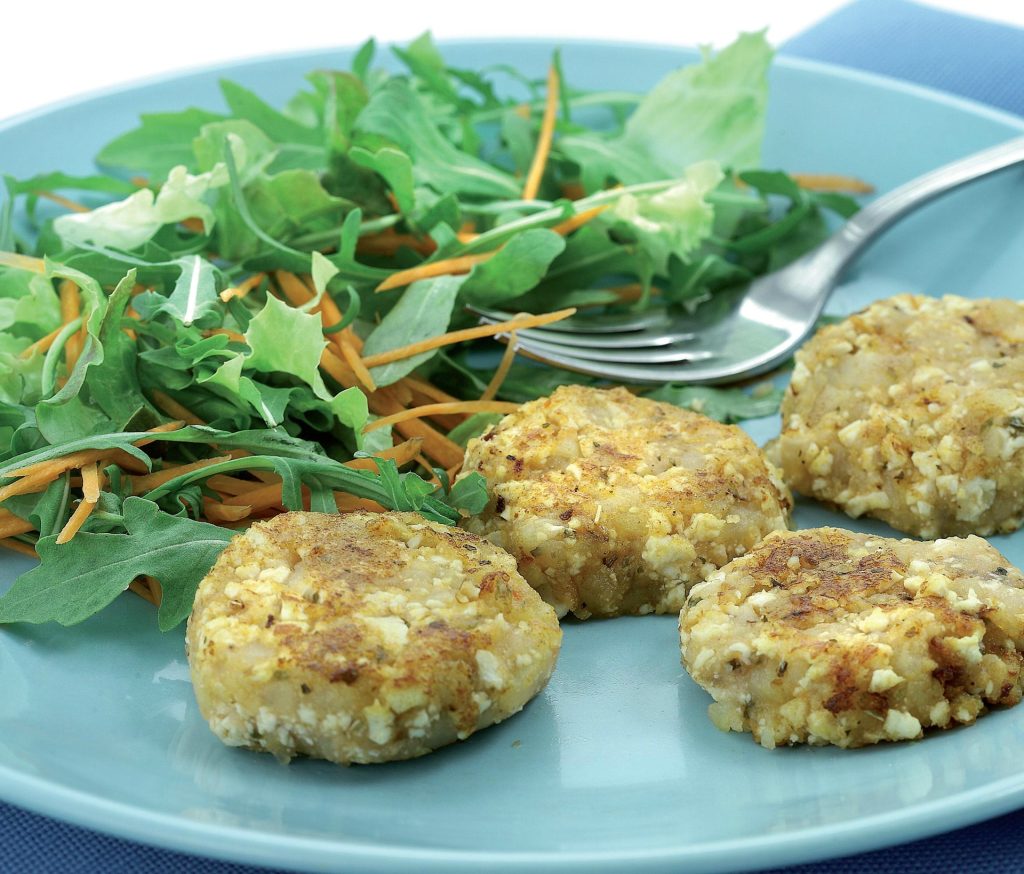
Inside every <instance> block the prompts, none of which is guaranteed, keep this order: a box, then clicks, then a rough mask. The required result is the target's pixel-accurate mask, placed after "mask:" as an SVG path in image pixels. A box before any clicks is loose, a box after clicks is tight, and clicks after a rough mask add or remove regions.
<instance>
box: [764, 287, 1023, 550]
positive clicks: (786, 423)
mask: <svg viewBox="0 0 1024 874" xmlns="http://www.w3.org/2000/svg"><path fill="white" fill-rule="evenodd" d="M1022 343H1024V303H1020V302H1017V301H1010V300H968V299H966V298H962V297H953V296H947V297H943V298H931V297H924V296H916V295H909V294H904V295H899V296H897V297H893V298H890V299H888V300H883V301H879V302H877V303H874V304H872V305H871V306H869V307H868V308H867V309H865V310H864V311H863V312H860V313H857V314H856V315H853V316H850V317H849V318H847V319H845V320H843V321H842V322H840V323H838V324H834V325H830V326H828V327H825V328H822V329H821V330H820V331H818V333H817V334H816V335H815V336H814V337H813V338H812V339H811V340H810V341H809V342H808V343H807V344H806V345H805V346H804V347H803V348H802V349H801V350H800V351H799V352H797V355H796V366H795V368H794V370H793V376H792V379H791V381H790V385H789V388H788V389H787V391H786V395H785V397H784V399H783V402H782V433H781V436H780V438H779V440H778V444H777V452H778V460H779V463H780V465H781V467H782V470H783V475H784V476H785V478H786V482H787V484H788V485H789V486H790V487H791V488H792V489H793V490H794V491H797V492H800V493H801V494H804V495H807V496H809V497H814V498H817V499H818V500H822V501H826V502H829V503H831V504H834V505H836V506H838V507H839V508H840V509H842V510H844V511H845V512H846V513H848V514H849V515H851V516H854V517H856V516H863V515H867V516H874V517H876V518H878V519H882V520H883V521H885V522H888V523H889V524H890V525H892V526H893V527H894V528H896V529H897V530H899V531H904V532H906V533H908V534H913V535H915V536H918V537H927V538H932V537H941V536H948V535H965V534H980V535H988V534H992V533H995V532H1007V531H1013V530H1015V529H1016V528H1018V527H1020V525H1021V521H1022V519H1024V353H1022V351H1021V350H1022V349H1024V345H1022Z"/></svg>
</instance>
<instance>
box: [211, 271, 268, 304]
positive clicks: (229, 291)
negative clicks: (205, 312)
mask: <svg viewBox="0 0 1024 874" xmlns="http://www.w3.org/2000/svg"><path fill="white" fill-rule="evenodd" d="M264 276H266V274H265V273H254V274H253V275H252V276H250V277H248V278H247V279H243V280H242V281H241V282H239V283H238V285H233V286H231V288H225V289H224V290H223V291H222V292H221V293H220V299H221V300H222V301H224V303H227V302H228V301H229V300H231V299H232V298H234V297H237V298H243V297H245V296H246V295H247V294H248V293H249V292H250V291H252V290H253V289H254V288H258V287H259V284H260V283H261V282H262V281H263V277H264Z"/></svg>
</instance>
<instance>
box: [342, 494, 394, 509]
mask: <svg viewBox="0 0 1024 874" xmlns="http://www.w3.org/2000/svg"><path fill="white" fill-rule="evenodd" d="M334 503H335V504H337V506H338V512H339V513H351V512H353V511H355V510H365V511H367V512H369V513H386V512H387V511H388V510H387V507H382V506H381V505H380V504H378V503H377V502H376V501H370V500H367V499H366V498H357V497H354V496H353V495H347V494H345V493H344V492H335V493H334Z"/></svg>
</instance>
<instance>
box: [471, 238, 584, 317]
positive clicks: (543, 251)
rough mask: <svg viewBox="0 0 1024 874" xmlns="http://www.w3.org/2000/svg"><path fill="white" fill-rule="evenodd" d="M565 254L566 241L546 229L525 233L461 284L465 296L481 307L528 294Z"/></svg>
mask: <svg viewBox="0 0 1024 874" xmlns="http://www.w3.org/2000/svg"><path fill="white" fill-rule="evenodd" d="M564 251H565V238H564V237H562V236H560V235H559V234H556V233H555V232H554V231H549V230H546V229H544V228H534V229H532V230H528V231H523V232H522V233H521V234H519V235H518V236H515V237H513V238H512V239H511V240H509V242H508V244H507V245H505V246H503V247H502V248H501V249H499V250H498V254H496V255H495V256H494V257H493V258H489V259H488V260H487V261H484V262H483V263H482V264H477V265H476V266H475V267H474V268H473V270H472V271H471V272H470V274H469V276H468V277H467V278H466V281H465V283H463V285H462V291H461V293H462V296H463V297H465V298H466V300H468V301H470V302H471V303H475V304H479V305H481V306H490V305H493V304H501V303H504V302H505V301H509V300H512V299H514V298H517V297H519V296H520V295H522V294H525V293H526V292H527V291H529V290H530V289H531V288H533V287H534V286H535V285H537V283H538V282H540V280H541V279H542V278H543V277H544V274H545V273H546V272H547V270H548V268H549V267H550V266H551V262H552V261H554V260H555V258H557V257H558V256H559V255H561V254H562V252H564Z"/></svg>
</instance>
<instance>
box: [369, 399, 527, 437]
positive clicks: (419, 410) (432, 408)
mask: <svg viewBox="0 0 1024 874" xmlns="http://www.w3.org/2000/svg"><path fill="white" fill-rule="evenodd" d="M518 409H519V404H508V403H505V402H504V401H457V402H456V403H454V404H427V405H426V406H423V407H413V408H412V409H411V410H402V412H400V413H394V414H393V415H390V416H384V417H383V418H381V419H376V420H374V421H373V422H370V423H369V424H368V425H367V426H366V427H365V428H363V433H364V434H368V433H369V432H370V431H376V430H377V429H378V428H383V427H385V426H386V425H394V424H396V423H398V422H404V421H406V420H407V419H421V418H423V417H424V416H430V415H434V414H437V413H442V414H443V413H514V412H515V411H516V410H518Z"/></svg>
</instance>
